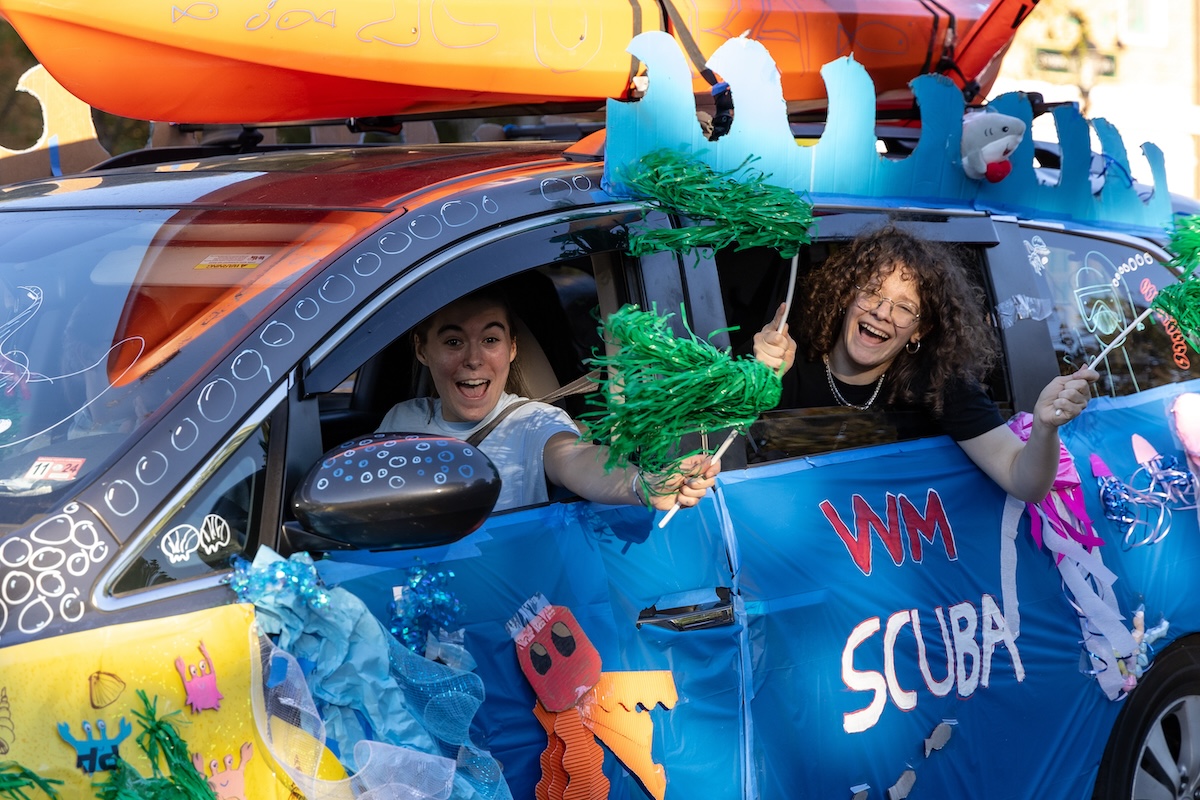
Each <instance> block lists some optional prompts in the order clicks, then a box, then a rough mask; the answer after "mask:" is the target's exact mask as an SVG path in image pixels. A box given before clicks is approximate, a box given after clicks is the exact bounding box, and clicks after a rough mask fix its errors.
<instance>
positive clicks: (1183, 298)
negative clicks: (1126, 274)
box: [1151, 278, 1200, 351]
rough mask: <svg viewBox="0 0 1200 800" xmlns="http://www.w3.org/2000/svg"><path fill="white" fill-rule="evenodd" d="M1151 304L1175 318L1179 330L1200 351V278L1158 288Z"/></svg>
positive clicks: (1194, 348)
mask: <svg viewBox="0 0 1200 800" xmlns="http://www.w3.org/2000/svg"><path fill="white" fill-rule="evenodd" d="M1151 306H1152V307H1153V308H1155V309H1158V310H1159V311H1162V312H1163V313H1164V314H1168V315H1170V316H1171V317H1173V318H1174V319H1175V323H1176V324H1177V325H1178V326H1179V332H1180V333H1182V334H1183V338H1184V339H1185V340H1186V341H1187V343H1188V344H1189V345H1191V347H1192V349H1193V350H1196V351H1200V280H1197V279H1194V278H1193V279H1190V280H1183V281H1179V282H1178V283H1172V284H1169V285H1167V286H1164V287H1163V288H1161V289H1159V290H1158V294H1156V295H1155V296H1154V300H1153V301H1151Z"/></svg>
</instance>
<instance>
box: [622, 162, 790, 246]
mask: <svg viewBox="0 0 1200 800" xmlns="http://www.w3.org/2000/svg"><path fill="white" fill-rule="evenodd" d="M753 160H755V159H754V158H753V157H752V158H748V159H746V161H745V162H743V163H742V165H741V166H739V167H738V168H737V169H733V170H729V171H728V172H717V171H715V170H714V169H713V168H712V167H710V166H708V165H707V164H705V163H704V162H703V161H701V160H700V159H698V158H696V157H694V156H691V155H688V154H686V153H681V152H679V151H678V150H669V149H666V150H655V151H653V152H651V153H648V154H647V155H645V156H643V157H642V158H641V159H639V161H638V162H637V164H635V165H633V166H632V167H631V168H627V169H624V170H621V171H619V172H618V179H619V181H620V182H621V183H622V184H624V185H625V186H626V187H627V188H628V189H629V190H630V191H632V192H633V193H634V194H638V195H641V196H642V197H648V198H650V199H652V200H655V201H657V202H658V204H659V205H661V206H662V207H663V208H665V209H666V210H668V211H671V212H673V213H676V214H682V215H684V216H687V217H691V218H692V219H696V220H709V221H711V224H706V225H693V226H691V227H686V228H659V229H650V230H635V231H633V232H631V233H630V236H629V252H630V253H632V254H633V255H635V256H640V255H645V254H646V253H652V252H655V251H658V250H672V251H675V252H684V251H687V250H693V249H695V248H697V247H711V248H714V249H720V248H722V247H728V246H729V245H732V244H736V245H737V249H738V250H743V249H745V248H747V247H771V248H774V249H776V250H778V251H779V252H780V254H781V255H782V256H783V257H785V258H791V257H792V256H793V255H795V254H796V253H797V252H799V249H800V245H802V244H808V243H809V241H810V233H809V230H810V228H812V225H813V215H812V204H811V203H809V202H807V201H806V200H804V199H803V198H802V197H800V195H798V194H796V193H795V192H793V191H792V190H791V189H787V188H785V187H782V186H774V185H772V184H769V183H767V177H768V176H766V175H764V174H763V173H762V172H761V171H757V170H753V169H751V168H750V166H749V165H750V163H751V162H752V161H753Z"/></svg>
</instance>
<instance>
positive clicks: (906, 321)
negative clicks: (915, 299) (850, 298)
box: [854, 286, 921, 328]
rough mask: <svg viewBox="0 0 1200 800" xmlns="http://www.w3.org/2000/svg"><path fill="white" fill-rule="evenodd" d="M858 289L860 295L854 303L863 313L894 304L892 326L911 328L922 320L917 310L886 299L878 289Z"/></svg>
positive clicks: (902, 303)
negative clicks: (886, 304)
mask: <svg viewBox="0 0 1200 800" xmlns="http://www.w3.org/2000/svg"><path fill="white" fill-rule="evenodd" d="M854 288H855V289H858V295H857V296H856V297H855V298H854V302H855V303H857V304H858V307H859V308H861V309H862V310H863V311H874V310H875V309H877V308H879V307H880V306H882V305H883V304H884V303H891V304H892V324H893V325H895V326H896V327H897V328H909V327H912V325H913V323H914V322H916V321H917V320H919V319H920V318H921V315H920V314H918V313H917V310H916V309H915V308H913V307H912V306H911V305H909V304H908V303H904V302H900V303H897V302H896V301H895V300H893V299H892V298H890V297H884V296H883V295H881V294H880V293H879V290H878V289H871V288H869V287H867V288H864V287H862V286H855V287H854Z"/></svg>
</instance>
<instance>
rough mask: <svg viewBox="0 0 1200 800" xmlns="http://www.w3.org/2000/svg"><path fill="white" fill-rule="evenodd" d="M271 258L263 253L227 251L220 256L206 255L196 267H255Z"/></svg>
mask: <svg viewBox="0 0 1200 800" xmlns="http://www.w3.org/2000/svg"><path fill="white" fill-rule="evenodd" d="M268 258H270V256H269V255H263V254H261V253H226V254H223V255H219V256H205V257H204V260H203V261H201V262H200V263H199V264H197V265H196V269H254V268H255V267H257V266H259V265H260V264H262V263H263V262H264V261H266V260H267V259H268Z"/></svg>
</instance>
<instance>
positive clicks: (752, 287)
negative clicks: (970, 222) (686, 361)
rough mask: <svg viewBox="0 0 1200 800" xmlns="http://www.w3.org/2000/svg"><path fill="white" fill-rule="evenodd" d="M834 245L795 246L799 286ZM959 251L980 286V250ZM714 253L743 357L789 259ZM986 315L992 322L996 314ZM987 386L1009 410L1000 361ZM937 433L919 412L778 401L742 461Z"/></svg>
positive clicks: (768, 312)
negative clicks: (796, 405) (793, 405)
mask: <svg viewBox="0 0 1200 800" xmlns="http://www.w3.org/2000/svg"><path fill="white" fill-rule="evenodd" d="M839 246H840V244H839V243H837V242H814V243H813V244H811V245H809V246H806V247H803V248H801V250H800V254H799V259H798V277H797V284H798V285H799V284H801V283H802V282H803V281H804V280H805V276H806V275H807V274H808V273H810V272H811V271H812V270H813V269H814V268H815V267H816V266H817V265H819V264H820V263H822V262H823V261H824V260H825V259H826V258H828V257H829V255H830V253H832V252H833V249H834V248H837V247H839ZM958 257H959V258H960V259H961V260H962V262H963V264H964V266H965V267H966V268H967V269H968V272H969V274H971V275H972V276H973V277H974V278H975V280H976V281H977V282H978V283H979V284H980V285H981V286H984V285H986V283H985V281H984V279H983V277H982V276H983V271H982V260H981V258H980V253H979V251H978V250H977V249H975V248H971V247H967V246H962V247H960V248H959V250H958ZM715 258H716V264H717V274H718V277H719V280H720V283H721V296H722V303H723V305H724V308H725V315H726V321H727V323H728V324H729V326H730V327H731V328H732V330H731V331H730V332H729V343H730V346H731V347H732V348H733V352H734V353H737V354H745V355H749V354H751V353H752V352H753V339H754V334H755V333H756V332H758V331H759V330H761V329H762V327H763V325H765V324H766V323H767V322H769V321H770V320H771V319H772V317H773V316H774V314H775V310H776V309H777V308H778V307H779V304H780V303H781V302H782V301H783V299H784V298H785V297H786V294H787V282H788V276H789V270H790V260H785V259H782V258H780V256H779V254H778V253H777V252H776V251H774V250H769V249H764V248H749V249H746V250H741V251H738V250H735V249H733V248H729V249H726V250H722V251H719V252H717V254H716V257H715ZM797 298H799V292H798V291H797ZM798 302H800V301H799V300H798V299H797V300H796V301H794V302H793V308H792V311H791V315H792V316H793V317H794V316H795V315H796V314H802V313H804V310H803V309H802V308H799V307H797V303H798ZM989 319H990V320H991V322H992V324H993V325H995V324H996V320H995V319H994V315H990V316H989ZM801 346H802V344H801ZM986 385H987V389H988V391H989V394H990V395H991V397H992V399H993V400H994V401H995V402H996V403H997V405H998V406H999V408H1000V412H1001V414H1002V415H1003V416H1005V417H1007V416H1009V415H1010V414H1011V413H1012V404H1011V401H1010V399H1009V394H1008V390H1007V382H1006V380H1005V376H1004V367H1003V365H1000V366H997V367H996V369H995V370H994V371H993V373H992V374H991V375H989V376H988V377H987V379H986ZM939 432H940V431H939V430H938V429H937V428H936V426H934V425H933V424H931V423H930V421H929V420H928V419H927V417H926V415H925V414H923V413H918V412H911V411H898V410H895V409H889V410H887V411H884V410H882V408H880V409H869V410H867V411H859V410H856V409H851V408H844V407H841V406H831V407H821V408H789V407H787V405H786V401H784V403H782V404H781V405H780V407H778V408H776V409H773V410H770V411H767V412H765V413H764V414H762V415H761V416H760V417H759V419H758V421H757V422H756V423H755V424H754V425H752V426H751V428H750V433H749V436H748V437H747V443H748V448H749V451H748V453H747V459H748V461H749V462H750V463H755V462H761V461H772V460H776V459H780V458H793V457H798V456H807V455H816V454H820V453H829V452H835V451H841V450H848V449H851V448H856V447H866V446H870V445H878V444H889V443H892V442H899V441H907V440H912V439H917V438H921V437H924V436H933V435H937V434H938V433H939Z"/></svg>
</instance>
